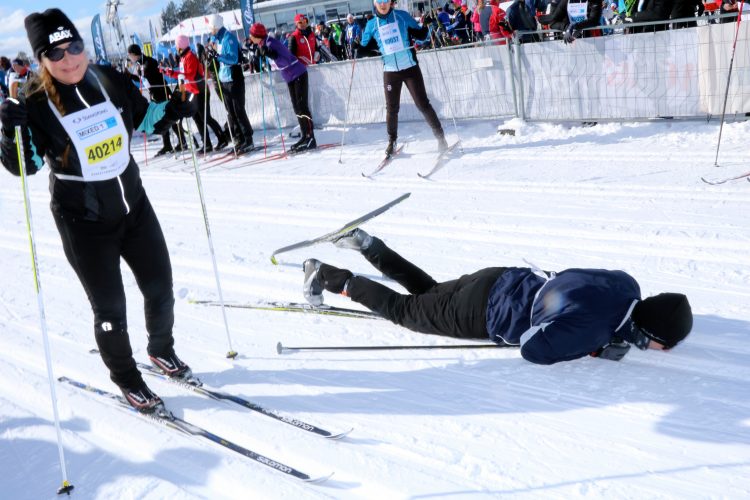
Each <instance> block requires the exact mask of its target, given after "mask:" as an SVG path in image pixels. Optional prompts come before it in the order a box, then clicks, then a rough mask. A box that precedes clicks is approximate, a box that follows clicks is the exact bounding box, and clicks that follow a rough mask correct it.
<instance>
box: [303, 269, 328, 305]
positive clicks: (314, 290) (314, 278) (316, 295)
mask: <svg viewBox="0 0 750 500" xmlns="http://www.w3.org/2000/svg"><path fill="white" fill-rule="evenodd" d="M320 264H321V262H320V261H319V260H317V259H307V260H306V261H305V262H304V263H303V264H302V270H303V271H304V272H305V282H304V283H303V285H302V295H304V296H305V300H307V301H308V302H309V303H310V304H312V305H313V306H315V307H318V306H321V305H323V285H322V284H321V283H320V281H319V280H318V270H319V269H320Z"/></svg>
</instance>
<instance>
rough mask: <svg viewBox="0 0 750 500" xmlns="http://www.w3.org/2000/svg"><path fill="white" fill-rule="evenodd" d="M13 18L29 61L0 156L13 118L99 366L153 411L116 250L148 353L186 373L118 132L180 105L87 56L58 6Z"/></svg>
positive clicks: (163, 274) (7, 158)
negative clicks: (139, 303) (82, 304)
mask: <svg viewBox="0 0 750 500" xmlns="http://www.w3.org/2000/svg"><path fill="white" fill-rule="evenodd" d="M25 27H26V32H27V35H28V38H29V42H30V44H31V47H32V49H33V51H34V55H35V56H36V58H37V60H38V61H39V63H40V70H39V72H38V75H36V76H35V77H34V78H33V79H32V80H31V81H29V82H28V84H27V87H26V95H25V97H21V98H20V99H17V100H16V99H8V100H6V101H4V102H3V103H2V105H0V122H2V134H1V135H0V137H1V140H0V161H2V164H3V166H5V168H6V169H7V170H9V171H10V172H11V173H13V174H15V175H20V171H19V164H18V156H17V149H16V143H15V129H16V127H20V128H21V137H22V147H23V153H24V158H25V166H26V174H28V175H33V174H36V173H37V172H38V171H39V170H40V169H41V167H42V165H43V163H44V162H45V161H46V163H47V165H48V166H49V168H50V176H49V180H50V193H51V195H52V202H51V204H50V207H51V210H52V214H53V218H54V221H55V223H56V225H57V229H58V231H59V233H60V236H61V239H62V246H63V250H64V252H65V256H66V258H67V259H68V262H69V263H70V265H71V267H72V268H73V270H74V271H75V273H76V274H77V276H78V278H79V280H80V282H81V284H82V285H83V288H84V291H85V292H86V294H87V296H88V299H89V302H90V304H91V308H92V311H93V316H94V337H95V339H96V343H97V345H98V347H99V351H100V353H101V356H102V360H103V361H104V364H105V365H106V366H107V368H109V371H110V377H111V379H112V381H113V382H114V383H115V384H117V386H118V387H119V388H120V389H121V390H122V393H123V394H124V396H125V398H126V399H127V400H128V402H129V403H130V404H131V405H132V406H133V407H135V408H136V409H137V410H139V411H142V412H162V411H164V405H163V403H162V401H161V399H160V398H159V397H158V396H156V395H155V394H154V393H153V392H151V391H150V389H149V388H148V386H147V385H146V384H145V383H144V381H143V378H142V377H141V374H140V372H139V371H138V369H137V368H136V363H135V360H134V359H133V352H132V349H131V346H130V340H129V337H128V327H127V316H126V310H125V290H124V286H123V281H122V275H121V273H120V259H121V258H122V259H123V260H124V261H125V262H126V263H127V264H128V266H129V267H130V269H131V270H132V271H133V274H134V276H135V279H136V282H137V283H138V287H139V288H140V291H141V293H142V294H143V298H144V309H145V318H146V321H145V324H146V330H147V331H148V345H147V351H148V355H149V357H150V359H151V361H152V362H153V363H154V364H155V365H156V366H157V367H158V368H159V369H161V370H163V371H164V372H165V373H166V374H167V375H169V376H172V377H179V378H181V379H186V380H189V379H190V378H191V377H192V375H191V371H190V368H189V367H188V366H187V365H186V364H185V363H183V362H182V361H181V360H180V359H179V358H178V357H177V356H176V354H175V351H174V338H173V335H172V327H173V324H174V295H173V291H172V268H171V264H170V260H169V253H168V251H167V245H166V242H165V239H164V235H163V234H162V230H161V227H160V226H159V221H158V220H157V218H156V214H155V213H154V210H153V208H152V207H151V203H150V202H149V199H148V197H147V196H146V192H145V190H144V188H143V185H142V183H141V178H140V173H139V170H138V165H137V164H136V162H135V160H134V159H133V156H132V155H131V154H130V144H131V137H132V135H133V132H134V131H136V130H138V131H139V132H146V133H152V132H154V131H158V130H164V129H166V128H168V127H169V126H171V125H172V124H174V123H175V122H176V121H177V120H178V119H179V118H180V117H183V116H186V113H189V111H190V107H191V106H190V104H189V103H183V102H181V100H180V99H179V97H177V99H173V100H171V101H169V102H163V103H149V102H148V101H147V100H146V99H145V98H144V97H143V96H142V95H141V94H140V92H139V91H138V89H137V88H136V87H135V86H134V85H133V84H132V83H131V82H130V79H129V78H128V76H127V75H124V74H122V73H119V72H117V71H115V70H114V69H112V68H107V67H103V66H94V65H91V66H90V65H89V64H88V57H87V55H86V53H85V52H84V44H83V41H82V39H81V36H80V35H79V33H78V30H77V29H76V27H75V25H74V24H73V23H72V22H71V21H70V19H68V17H67V16H66V15H65V14H64V13H63V12H62V11H60V10H59V9H48V10H46V11H44V12H41V13H33V14H31V15H29V16H28V17H26V19H25ZM196 383H198V382H196Z"/></svg>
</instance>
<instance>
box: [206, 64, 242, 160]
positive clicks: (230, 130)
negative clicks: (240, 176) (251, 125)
mask: <svg viewBox="0 0 750 500" xmlns="http://www.w3.org/2000/svg"><path fill="white" fill-rule="evenodd" d="M211 62H213V64H214V75H216V85H217V87H219V97H220V98H221V103H222V104H223V105H224V109H225V110H227V128H228V129H229V138H230V139H231V140H232V151H234V159H235V160H236V159H237V148H236V147H234V133H233V132H232V124H231V123H230V119H229V108H228V107H227V101H225V100H224V91H223V90H221V80H219V70H217V69H216V59H212V61H211Z"/></svg>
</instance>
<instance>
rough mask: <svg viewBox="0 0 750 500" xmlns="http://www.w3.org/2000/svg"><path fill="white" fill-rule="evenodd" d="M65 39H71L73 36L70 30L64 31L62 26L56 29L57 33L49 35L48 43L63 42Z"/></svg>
mask: <svg viewBox="0 0 750 500" xmlns="http://www.w3.org/2000/svg"><path fill="white" fill-rule="evenodd" d="M66 38H73V34H72V33H71V32H70V30H66V29H65V28H64V27H63V26H59V27H58V28H57V31H55V32H54V33H50V35H49V43H56V42H59V41H60V40H65V39H66Z"/></svg>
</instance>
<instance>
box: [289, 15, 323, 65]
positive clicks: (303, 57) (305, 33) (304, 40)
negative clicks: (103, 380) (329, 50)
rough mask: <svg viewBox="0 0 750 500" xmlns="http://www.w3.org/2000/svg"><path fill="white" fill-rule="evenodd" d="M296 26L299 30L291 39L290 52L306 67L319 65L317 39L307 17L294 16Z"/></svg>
mask: <svg viewBox="0 0 750 500" xmlns="http://www.w3.org/2000/svg"><path fill="white" fill-rule="evenodd" d="M294 24H295V25H296V26H297V29H296V30H294V32H293V33H292V35H291V36H290V37H289V52H291V53H292V54H294V55H295V56H297V59H299V60H300V62H301V63H302V64H304V65H305V66H310V65H312V64H315V63H317V62H318V59H320V54H319V53H318V47H317V39H316V38H315V33H314V32H313V30H312V28H310V26H309V21H308V19H307V16H305V15H304V14H297V15H296V16H294Z"/></svg>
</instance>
